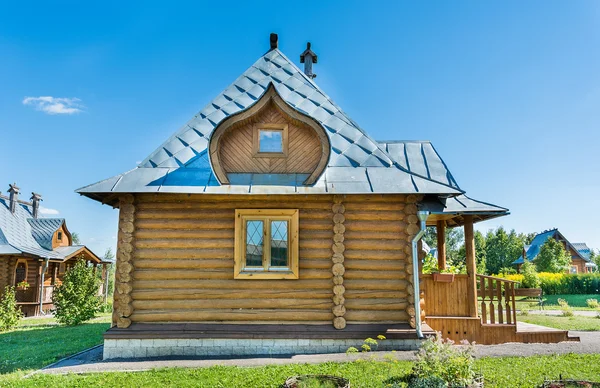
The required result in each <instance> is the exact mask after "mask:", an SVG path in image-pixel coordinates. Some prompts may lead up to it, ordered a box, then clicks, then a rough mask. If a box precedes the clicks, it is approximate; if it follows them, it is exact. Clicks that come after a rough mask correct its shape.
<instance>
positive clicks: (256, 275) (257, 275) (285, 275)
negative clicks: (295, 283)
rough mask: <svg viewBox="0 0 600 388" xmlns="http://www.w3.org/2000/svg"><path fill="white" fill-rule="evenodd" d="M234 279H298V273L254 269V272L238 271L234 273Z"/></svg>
mask: <svg viewBox="0 0 600 388" xmlns="http://www.w3.org/2000/svg"><path fill="white" fill-rule="evenodd" d="M233 278H234V279H257V280H264V279H298V274H295V273H293V272H291V271H272V272H265V271H255V272H250V271H248V272H240V273H238V274H235V275H234V277H233Z"/></svg>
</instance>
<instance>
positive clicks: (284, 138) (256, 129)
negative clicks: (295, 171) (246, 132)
mask: <svg viewBox="0 0 600 388" xmlns="http://www.w3.org/2000/svg"><path fill="white" fill-rule="evenodd" d="M288 127H289V126H288V125H287V124H254V125H253V126H252V156H253V157H255V158H287V156H288ZM261 130H268V131H281V147H282V152H260V131H261Z"/></svg>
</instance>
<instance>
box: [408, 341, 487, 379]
mask: <svg viewBox="0 0 600 388" xmlns="http://www.w3.org/2000/svg"><path fill="white" fill-rule="evenodd" d="M474 364H475V357H474V356H473V348H472V347H471V346H466V347H459V346H454V342H453V341H450V340H448V341H444V340H443V339H441V338H429V339H428V340H427V341H425V342H423V344H422V345H421V348H420V349H419V351H418V352H417V360H416V362H415V364H414V366H413V370H412V377H413V379H419V380H421V379H434V378H436V377H437V378H439V379H441V380H443V381H445V382H446V383H448V384H452V385H460V386H468V385H470V384H472V383H473V382H474V380H475V377H476V376H475V370H474ZM421 381H422V380H421Z"/></svg>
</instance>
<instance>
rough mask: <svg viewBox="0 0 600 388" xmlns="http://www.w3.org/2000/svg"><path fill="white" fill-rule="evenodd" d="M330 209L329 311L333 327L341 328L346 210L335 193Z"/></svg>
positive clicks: (342, 326)
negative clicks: (331, 292)
mask: <svg viewBox="0 0 600 388" xmlns="http://www.w3.org/2000/svg"><path fill="white" fill-rule="evenodd" d="M331 211H332V212H333V217H332V220H333V244H332V245H331V250H332V252H333V254H332V255H331V261H332V262H333V266H332V267H331V273H332V274H333V304H334V306H333V309H332V310H331V311H332V312H333V315H334V316H335V318H334V319H333V327H335V328H336V329H338V330H341V329H343V328H345V327H346V319H345V318H344V315H346V307H345V306H344V303H345V299H344V293H345V292H346V288H345V287H344V285H343V284H344V273H345V272H346V268H345V267H344V251H345V250H346V247H345V246H344V232H345V231H346V228H345V227H344V221H345V220H346V217H345V216H344V213H345V212H346V208H345V207H344V204H343V203H342V196H340V195H335V196H334V197H333V205H332V206H331Z"/></svg>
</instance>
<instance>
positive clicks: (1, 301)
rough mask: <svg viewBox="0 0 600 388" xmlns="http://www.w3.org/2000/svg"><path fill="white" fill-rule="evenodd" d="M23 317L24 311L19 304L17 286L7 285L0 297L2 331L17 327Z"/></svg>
mask: <svg viewBox="0 0 600 388" xmlns="http://www.w3.org/2000/svg"><path fill="white" fill-rule="evenodd" d="M22 317H23V313H22V312H21V309H20V308H19V306H17V298H16V296H15V288H14V287H9V286H6V288H4V294H3V295H2V297H0V331H6V330H10V329H12V328H14V327H16V326H17V325H18V324H19V320H20V319H21V318H22Z"/></svg>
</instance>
